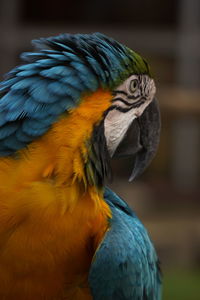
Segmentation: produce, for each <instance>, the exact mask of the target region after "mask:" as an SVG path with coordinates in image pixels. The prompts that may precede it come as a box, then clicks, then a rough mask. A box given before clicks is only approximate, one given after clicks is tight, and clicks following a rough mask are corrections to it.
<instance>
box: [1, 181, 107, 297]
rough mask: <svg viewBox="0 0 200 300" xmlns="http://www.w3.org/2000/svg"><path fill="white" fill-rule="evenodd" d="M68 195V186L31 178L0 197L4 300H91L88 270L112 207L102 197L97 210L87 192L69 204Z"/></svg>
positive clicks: (2, 292) (2, 289) (105, 228)
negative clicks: (16, 190) (20, 188)
mask: <svg viewBox="0 0 200 300" xmlns="http://www.w3.org/2000/svg"><path fill="white" fill-rule="evenodd" d="M67 197H70V195H69V194H68V191H67V190H66V188H64V190H62V189H61V188H60V189H58V188H55V187H54V186H52V184H51V183H50V182H46V183H43V182H35V183H33V184H31V185H30V186H29V187H28V188H27V189H26V190H24V191H23V192H22V191H20V193H16V194H15V195H10V196H9V194H8V195H7V198H6V199H5V201H1V202H0V223H1V224H0V295H3V296H6V295H7V298H5V299H6V300H7V299H8V300H10V299H16V298H14V297H17V299H21V300H24V299H40V297H41V299H90V292H89V288H88V283H87V275H88V271H89V268H90V264H91V260H92V257H93V255H94V252H95V249H96V247H97V246H98V243H99V242H100V241H101V239H102V236H103V235H104V233H105V231H106V230H107V228H108V223H107V218H108V216H109V214H110V212H109V209H108V207H107V205H106V204H105V203H104V201H103V200H101V199H100V200H99V207H98V209H97V207H96V205H95V203H94V201H92V200H91V194H89V193H85V194H84V195H82V196H81V197H80V198H79V199H78V200H79V201H77V202H76V204H74V207H73V208H72V207H68V206H66V202H67V200H69V201H70V199H67ZM31 295H32V296H31ZM41 295H43V297H42V296H41ZM70 295H71V296H70ZM68 296H69V298H67V297H68ZM45 297H46V298H45Z"/></svg>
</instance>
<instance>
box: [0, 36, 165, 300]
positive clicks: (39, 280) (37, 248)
mask: <svg viewBox="0 0 200 300" xmlns="http://www.w3.org/2000/svg"><path fill="white" fill-rule="evenodd" d="M32 43H33V46H34V49H33V50H32V51H30V52H25V53H23V54H22V55H21V59H22V63H21V65H18V66H17V67H15V68H13V69H12V70H11V71H10V72H8V73H7V74H6V75H5V77H4V79H3V80H2V82H1V83H0V299H2V300H14V299H15V300H16V299H19V300H36V299H37V300H42V299H45V300H62V299H71V300H76V299H77V300H92V299H94V300H160V299H161V297H162V291H161V290H162V275H161V270H160V262H159V258H158V256H157V253H156V250H155V248H154V246H153V243H152V241H151V239H150V237H149V234H148V232H147V230H146V229H145V227H144V225H143V224H142V223H141V221H140V220H139V218H138V217H137V216H136V214H135V212H134V211H133V210H132V209H131V208H130V207H129V205H128V204H127V203H126V202H125V201H124V200H123V199H122V198H120V197H119V196H118V195H117V194H115V193H114V192H113V191H112V190H111V189H110V188H109V187H107V181H109V180H110V179H111V177H112V170H111V160H112V159H117V158H128V159H130V162H131V164H132V173H131V175H130V179H129V180H130V181H131V180H134V179H135V178H136V177H138V176H140V175H141V174H142V173H143V171H144V170H145V168H146V167H147V166H148V165H149V164H150V162H151V161H152V159H153V157H154V156H155V153H156V151H157V148H158V144H159V137H160V127H161V122H160V110H159V105H158V102H157V99H156V97H155V93H156V86H155V82H154V79H153V76H152V74H151V71H150V67H149V65H148V63H147V62H146V60H145V59H144V58H142V56H140V55H139V54H137V53H136V52H134V51H133V50H131V49H130V48H128V47H127V46H125V45H123V44H121V43H119V42H117V41H116V40H114V39H113V38H111V37H108V36H106V35H104V34H102V33H90V34H69V33H64V34H59V35H58V36H51V37H47V38H40V39H37V40H33V42H32Z"/></svg>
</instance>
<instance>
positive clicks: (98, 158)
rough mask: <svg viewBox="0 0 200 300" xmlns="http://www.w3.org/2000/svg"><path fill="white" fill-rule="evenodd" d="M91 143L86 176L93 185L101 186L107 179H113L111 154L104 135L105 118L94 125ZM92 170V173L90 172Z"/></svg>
mask: <svg viewBox="0 0 200 300" xmlns="http://www.w3.org/2000/svg"><path fill="white" fill-rule="evenodd" d="M88 143H89V145H88V146H89V149H90V150H89V153H88V161H87V162H86V164H85V174H86V178H87V180H88V182H89V184H91V185H95V186H97V187H99V188H101V187H102V186H103V185H104V182H105V179H106V178H108V180H111V178H112V173H111V167H110V156H109V153H108V149H107V144H106V139H105V135H104V118H103V120H102V121H101V122H100V123H99V124H98V125H96V126H95V127H94V131H93V134H92V137H91V139H90V141H89V142H88ZM88 170H90V174H89V173H88ZM91 172H92V176H91Z"/></svg>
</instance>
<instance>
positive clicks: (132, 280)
mask: <svg viewBox="0 0 200 300" xmlns="http://www.w3.org/2000/svg"><path fill="white" fill-rule="evenodd" d="M104 197H105V201H106V202H107V203H108V205H109V206H110V209H111V212H112V219H111V220H110V228H109V230H108V231H107V233H106V234H105V237H104V239H103V241H102V242H101V244H100V245H99V248H98V249H97V251H96V254H95V256H94V258H93V262H92V265H91V269H90V274H89V284H90V287H91V290H92V294H93V297H94V299H95V300H100V299H104V300H120V299H121V300H122V299H123V300H133V299H135V300H160V299H161V295H160V290H161V288H160V286H161V278H160V272H159V268H158V259H157V256H156V253H155V250H154V248H153V245H152V243H151V241H150V239H149V237H148V234H147V232H146V230H145V228H144V226H143V225H142V224H141V222H140V221H139V220H138V218H137V217H136V215H135V214H134V213H133V212H132V211H131V209H130V208H129V206H128V205H127V204H126V203H125V202H124V201H122V200H121V199H120V198H119V197H118V196H117V195H116V194H114V193H113V192H112V191H111V190H109V189H106V191H105V196H104Z"/></svg>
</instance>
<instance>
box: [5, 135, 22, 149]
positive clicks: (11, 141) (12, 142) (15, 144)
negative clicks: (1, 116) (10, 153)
mask: <svg viewBox="0 0 200 300" xmlns="http://www.w3.org/2000/svg"><path fill="white" fill-rule="evenodd" d="M2 143H3V145H4V146H5V147H7V148H9V149H12V150H14V151H16V150H18V149H21V148H24V147H25V146H26V144H25V143H23V142H21V141H19V140H18V139H17V137H16V135H11V136H9V137H8V138H7V139H5V140H4V141H3V142H2Z"/></svg>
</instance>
